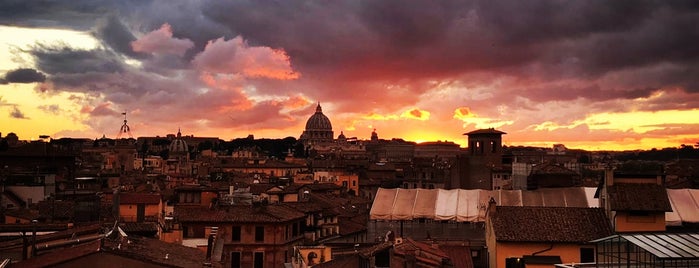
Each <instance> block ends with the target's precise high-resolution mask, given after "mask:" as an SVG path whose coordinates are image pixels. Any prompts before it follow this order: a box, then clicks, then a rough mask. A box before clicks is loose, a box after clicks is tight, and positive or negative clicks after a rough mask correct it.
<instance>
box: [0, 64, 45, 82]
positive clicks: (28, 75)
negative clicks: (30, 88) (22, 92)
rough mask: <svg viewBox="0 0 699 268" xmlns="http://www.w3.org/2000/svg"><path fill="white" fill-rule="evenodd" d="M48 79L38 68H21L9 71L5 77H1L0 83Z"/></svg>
mask: <svg viewBox="0 0 699 268" xmlns="http://www.w3.org/2000/svg"><path fill="white" fill-rule="evenodd" d="M45 80H46V75H44V74H42V73H41V72H38V71H37V70H34V69H31V68H20V69H16V70H12V71H9V72H7V73H6V74H5V77H4V78H1V79H0V84H2V83H35V82H44V81H45Z"/></svg>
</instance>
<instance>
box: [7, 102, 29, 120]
mask: <svg viewBox="0 0 699 268" xmlns="http://www.w3.org/2000/svg"><path fill="white" fill-rule="evenodd" d="M10 117H12V118H15V119H29V118H28V117H26V116H25V115H24V113H22V111H20V110H19V108H17V106H16V105H15V106H14V107H13V108H12V111H11V112H10Z"/></svg>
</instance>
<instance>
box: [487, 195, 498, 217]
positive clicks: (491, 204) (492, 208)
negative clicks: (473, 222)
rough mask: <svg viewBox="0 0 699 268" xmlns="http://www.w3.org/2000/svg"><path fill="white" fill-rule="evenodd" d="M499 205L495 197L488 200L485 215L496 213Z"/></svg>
mask: <svg viewBox="0 0 699 268" xmlns="http://www.w3.org/2000/svg"><path fill="white" fill-rule="evenodd" d="M496 207H497V202H495V198H493V197H491V198H490V200H489V201H488V207H487V208H486V211H485V215H486V217H487V216H488V215H490V214H494V213H495V211H496V209H495V208H496Z"/></svg>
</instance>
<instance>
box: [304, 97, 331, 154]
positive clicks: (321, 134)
mask: <svg viewBox="0 0 699 268" xmlns="http://www.w3.org/2000/svg"><path fill="white" fill-rule="evenodd" d="M300 139H301V140H303V141H304V144H305V145H308V144H312V143H317V142H332V141H333V125H332V124H331V123H330V119H328V117H327V116H325V115H324V114H323V109H322V108H320V103H318V106H317V107H316V112H315V113H314V114H313V115H311V117H310V118H308V121H306V129H305V130H304V131H303V133H302V134H301V138H300Z"/></svg>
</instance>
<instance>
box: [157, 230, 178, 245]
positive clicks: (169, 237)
mask: <svg viewBox="0 0 699 268" xmlns="http://www.w3.org/2000/svg"><path fill="white" fill-rule="evenodd" d="M160 240H161V241H164V242H168V243H175V244H181V243H182V230H172V231H170V232H162V233H160Z"/></svg>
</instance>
